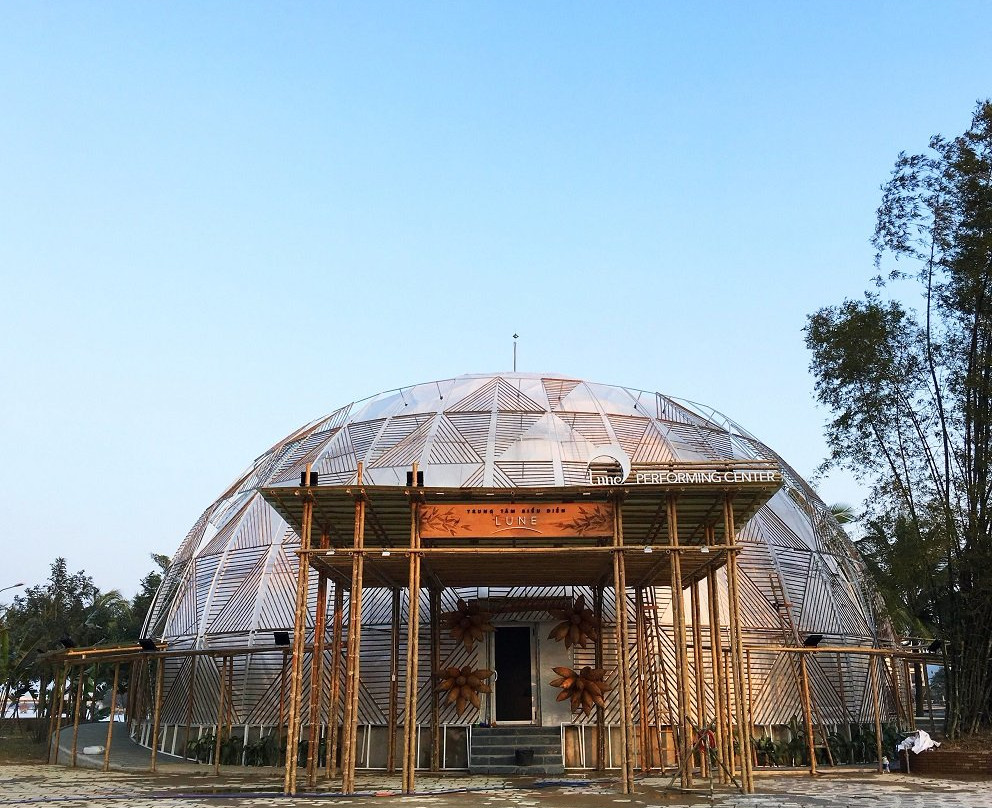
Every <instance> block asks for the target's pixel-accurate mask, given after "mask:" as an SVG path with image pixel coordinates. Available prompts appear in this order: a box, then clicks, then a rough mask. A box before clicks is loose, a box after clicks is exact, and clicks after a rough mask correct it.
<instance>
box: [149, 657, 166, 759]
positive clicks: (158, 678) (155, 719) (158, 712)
mask: <svg viewBox="0 0 992 808" xmlns="http://www.w3.org/2000/svg"><path fill="white" fill-rule="evenodd" d="M164 681H165V660H164V659H159V660H157V661H156V663H155V706H154V707H153V709H152V750H151V751H152V762H151V770H152V772H157V771H158V729H159V724H160V723H161V720H162V684H163V682H164Z"/></svg>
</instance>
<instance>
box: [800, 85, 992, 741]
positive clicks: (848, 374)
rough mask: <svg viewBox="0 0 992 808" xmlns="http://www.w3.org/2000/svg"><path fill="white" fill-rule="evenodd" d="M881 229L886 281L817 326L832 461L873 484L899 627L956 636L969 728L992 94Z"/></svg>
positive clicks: (990, 390)
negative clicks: (911, 301)
mask: <svg viewBox="0 0 992 808" xmlns="http://www.w3.org/2000/svg"><path fill="white" fill-rule="evenodd" d="M873 243H874V244H875V246H876V248H877V249H878V259H877V262H876V266H877V270H878V275H877V276H876V278H875V279H874V280H875V283H876V289H875V290H874V291H870V292H866V293H865V295H864V297H863V298H862V299H860V300H845V301H844V302H842V303H840V304H838V305H835V306H828V307H825V308H822V309H820V310H819V311H817V312H815V313H813V314H812V315H810V317H809V319H808V322H807V326H806V344H807V347H808V348H809V349H810V351H811V352H812V356H813V359H812V364H811V370H812V372H813V374H814V376H815V378H816V394H817V398H818V399H819V401H820V402H821V403H822V404H824V405H825V406H826V407H827V408H828V409H829V410H830V412H831V418H830V421H829V422H828V424H827V440H828V445H829V447H830V456H829V458H828V460H827V462H826V464H825V466H830V465H836V466H842V467H846V468H848V469H850V470H852V471H853V472H854V473H855V474H856V475H858V476H859V477H861V478H862V479H864V480H866V481H868V482H870V483H871V484H872V486H873V491H872V497H871V499H870V501H869V502H868V503H867V506H868V512H867V516H868V522H867V529H866V532H865V535H864V536H863V537H862V539H861V540H860V542H859V544H860V548H861V550H862V552H863V554H864V557H865V559H866V561H867V563H868V565H869V568H870V569H871V571H872V573H873V574H874V576H875V581H876V583H877V585H878V589H879V591H880V594H881V596H882V598H883V599H884V600H885V603H886V606H887V608H888V612H889V613H890V614H892V615H893V616H894V618H895V621H896V624H897V628H898V629H899V630H901V631H904V632H910V633H914V634H916V633H921V634H924V635H926V634H937V635H938V636H940V637H941V638H942V639H943V640H944V645H943V647H944V651H945V653H946V655H947V662H948V671H949V675H948V713H947V715H948V727H947V731H948V734H949V735H951V736H952V737H953V736H954V735H956V734H958V733H959V732H961V731H965V732H973V731H976V730H977V729H978V728H979V726H980V725H981V724H982V723H983V722H988V721H989V718H990V716H992V668H990V667H989V665H988V658H989V649H990V648H992V471H990V470H992V102H990V101H985V102H982V103H980V104H978V106H977V108H976V110H975V114H974V116H973V118H972V123H971V126H970V128H969V129H968V131H966V132H965V133H964V134H962V135H961V136H959V137H956V138H944V137H941V136H935V137H934V138H932V139H931V140H930V143H929V150H928V151H927V152H926V153H924V154H917V155H906V154H901V155H899V158H898V160H897V161H896V165H895V169H894V171H893V173H892V177H891V178H890V180H889V182H888V183H886V185H885V186H884V187H883V196H882V203H881V205H880V207H879V210H878V216H877V220H876V227H875V235H874V239H873ZM886 262H888V265H887V266H883V264H886ZM907 288H908V289H909V290H910V291H911V293H912V295H913V296H914V297H917V298H918V299H919V300H920V301H921V303H922V308H921V311H920V312H919V313H917V312H914V311H912V310H910V309H909V308H907V307H906V306H905V305H904V304H903V302H902V299H904V298H905V297H906V294H905V292H906V290H907ZM883 624H884V621H883Z"/></svg>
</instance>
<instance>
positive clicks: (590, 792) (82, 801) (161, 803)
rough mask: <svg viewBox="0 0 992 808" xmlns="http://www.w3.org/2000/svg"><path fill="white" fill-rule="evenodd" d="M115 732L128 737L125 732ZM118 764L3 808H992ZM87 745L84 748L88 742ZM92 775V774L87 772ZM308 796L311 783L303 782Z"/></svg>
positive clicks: (83, 761)
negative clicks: (353, 780)
mask: <svg viewBox="0 0 992 808" xmlns="http://www.w3.org/2000/svg"><path fill="white" fill-rule="evenodd" d="M118 730H122V731H120V732H118ZM106 732H107V725H106V724H105V723H103V724H89V725H84V726H80V732H79V750H80V751H81V750H82V748H83V746H86V745H103V743H104V742H105V740H106ZM114 736H115V737H114V743H113V747H112V749H111V758H112V761H113V766H114V769H115V770H114V771H111V772H109V773H103V772H101V771H94V769H99V767H101V766H102V765H103V755H102V754H100V755H92V756H89V755H82V754H80V755H78V758H77V765H78V766H79V767H78V768H70V767H69V766H67V765H57V766H43V765H22V764H15V765H6V766H0V808H2V806H6V805H12V806H13V805H44V804H47V803H53V804H54V803H58V804H59V805H60V806H66V808H75V807H76V806H108V807H109V806H120V805H121V804H122V803H123V804H125V805H129V806H131V805H133V806H138V808H152V806H155V807H156V808H179V806H193V807H197V808H198V807H199V806H204V808H207V807H208V806H232V808H233V806H236V805H237V806H248V808H254V806H259V807H260V808H261V806H272V805H278V806H290V805H293V806H296V805H299V806H318V805H322V806H327V805H328V804H329V803H335V804H336V803H341V804H347V805H349V806H365V805H368V806H372V805H375V806H405V807H407V808H409V806H418V807H420V806H422V808H532V806H540V807H541V808H600V807H603V808H605V807H606V806H609V807H610V808H661V806H696V808H704V806H705V807H706V808H711V807H713V806H724V807H725V808H732V807H733V808H772V807H773V806H775V807H776V808H777V807H778V806H782V808H853V806H878V808H992V783H990V782H989V781H987V780H982V781H964V780H938V779H933V778H922V777H917V776H915V775H902V774H884V775H881V774H877V773H875V772H874V771H873V770H868V769H855V768H852V769H847V768H845V769H834V770H829V771H828V773H826V774H822V775H819V776H817V777H816V778H812V777H810V776H809V774H808V773H806V772H805V771H797V770H783V769H779V770H770V771H763V770H759V771H758V772H757V773H756V777H755V785H756V788H757V791H758V793H757V794H753V795H748V796H745V795H742V794H740V793H738V792H737V791H736V790H734V789H727V788H724V789H722V790H721V789H719V787H718V789H717V791H716V792H715V793H714V794H713V795H710V794H709V793H708V792H705V793H704V792H697V793H693V794H682V793H679V792H677V791H670V790H668V788H667V786H668V783H669V778H667V777H665V778H662V777H650V778H645V779H641V780H639V781H638V784H637V789H636V792H635V793H634V794H632V795H626V796H625V795H621V794H618V793H617V791H616V782H615V781H614V780H613V779H611V778H608V779H588V780H584V779H581V778H578V777H572V778H569V777H563V778H546V779H538V778H535V777H529V778H510V779H503V778H497V777H477V776H467V775H445V776H437V775H429V774H420V773H418V776H417V784H418V790H419V793H418V794H416V795H402V794H400V793H399V792H400V778H399V776H398V775H395V776H394V775H386V774H385V773H377V772H371V773H359V776H358V780H357V788H358V790H359V791H360V793H359V794H355V795H342V794H340V793H339V792H338V791H337V789H339V788H340V780H332V781H329V782H328V781H326V780H323V779H321V780H320V781H319V785H318V791H317V792H316V793H307V794H298V795H297V796H296V797H293V798H287V797H283V796H282V795H281V793H280V792H281V790H282V770H281V769H277V768H269V767H266V768H242V767H233V766H232V767H225V768H223V769H222V771H221V774H220V775H219V776H217V775H214V773H213V767H212V766H205V765H197V764H193V763H188V762H185V761H181V760H180V759H177V758H173V757H170V756H168V755H160V756H159V767H158V768H159V771H158V773H156V774H151V773H150V772H148V768H149V766H150V763H151V755H150V753H149V751H148V750H147V749H145V748H143V747H140V746H138V745H137V744H134V743H133V742H132V741H131V740H130V739H129V738H128V737H127V733H126V732H125V731H123V727H122V726H120V727H115V728H114ZM84 739H85V740H84ZM71 746H72V728H71V727H70V728H69V731H68V737H66V735H65V733H63V737H62V743H61V744H60V747H61V751H60V754H59V760H60V762H62V763H63V764H67V763H68V761H69V752H70V751H71ZM83 766H89V767H92V768H82V767H83ZM301 786H302V787H303V788H305V781H303V782H301Z"/></svg>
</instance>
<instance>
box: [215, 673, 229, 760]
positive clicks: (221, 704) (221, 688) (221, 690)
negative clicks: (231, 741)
mask: <svg viewBox="0 0 992 808" xmlns="http://www.w3.org/2000/svg"><path fill="white" fill-rule="evenodd" d="M227 661H228V657H224V656H222V657H221V658H220V681H219V683H218V686H217V730H216V733H215V734H214V774H220V746H221V739H222V736H223V734H224V728H225V727H226V726H227V721H226V720H225V718H224V712H225V709H226V707H227V705H226V703H225V702H226V697H227V696H226V692H227Z"/></svg>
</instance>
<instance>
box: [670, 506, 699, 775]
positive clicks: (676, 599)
mask: <svg viewBox="0 0 992 808" xmlns="http://www.w3.org/2000/svg"><path fill="white" fill-rule="evenodd" d="M667 516H668V540H669V541H670V542H672V543H673V544H674V545H678V541H679V522H678V508H677V500H676V497H675V495H674V494H670V495H669V496H668V510H667ZM670 560H671V566H672V572H671V581H672V587H671V588H672V617H673V623H674V625H673V631H672V633H673V635H674V637H673V639H674V640H675V695H676V697H677V698H678V704H679V715H678V730H679V743H678V747H679V780H680V784H681V786H682V788H692V782H693V777H692V763H691V757H692V722H691V721H690V718H689V649H688V647H687V645H686V639H685V632H686V625H685V602H684V600H683V597H682V594H683V593H682V559H681V557H680V555H679V554H678V553H672V554H671V556H670Z"/></svg>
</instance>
